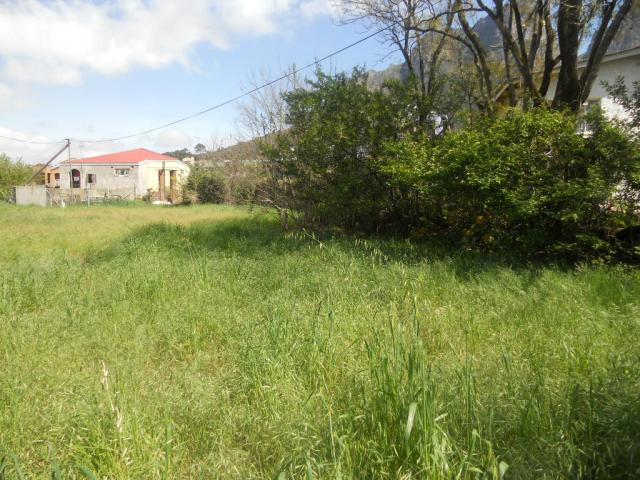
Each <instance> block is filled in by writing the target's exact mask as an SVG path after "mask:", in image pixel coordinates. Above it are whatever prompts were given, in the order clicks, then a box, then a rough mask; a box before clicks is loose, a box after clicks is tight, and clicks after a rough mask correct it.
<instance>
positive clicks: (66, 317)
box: [0, 205, 640, 479]
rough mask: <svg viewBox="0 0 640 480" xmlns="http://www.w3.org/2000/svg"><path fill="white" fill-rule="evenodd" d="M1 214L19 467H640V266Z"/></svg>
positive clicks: (187, 220)
mask: <svg viewBox="0 0 640 480" xmlns="http://www.w3.org/2000/svg"><path fill="white" fill-rule="evenodd" d="M0 220H1V224H2V227H3V228H2V234H1V235H0V327H1V334H0V478H5V477H6V478H85V477H86V478H163V479H165V478H176V479H177V478H207V479H208V478H225V479H226V478H238V479H250V478H256V479H257V478H277V479H285V478H343V479H350V478H389V479H395V478H403V479H409V478H428V479H431V478H500V476H501V475H503V474H504V478H549V479H552V478H554V479H555V478H637V477H638V476H640V341H639V339H640V336H639V333H640V272H639V270H637V269H633V268H630V267H583V268H577V269H574V270H566V269H561V268H556V267H526V266H522V265H514V264H510V263H509V262H507V261H503V260H500V259H497V258H494V259H489V258H486V257H484V258H483V257H474V256H472V255H460V254H447V253H446V252H442V251H441V250H437V249H431V248H429V247H427V246H416V245H411V244H408V243H404V242H392V241H363V240H354V239H350V240H348V239H342V240H329V241H323V242H320V241H318V240H316V239H314V238H312V237H310V236H305V235H301V234H296V235H284V234H283V233H282V232H281V231H280V230H279V229H278V227H277V225H275V224H274V222H272V221H271V220H270V219H269V218H268V217H266V216H260V215H257V214H253V213H250V212H248V211H246V210H241V209H233V208H230V207H189V208H158V207H156V208H154V207H148V206H96V207H91V208H85V207H73V208H67V209H64V210H56V209H48V210H45V209H38V208H19V207H13V206H7V205H0ZM3 475H4V476H3Z"/></svg>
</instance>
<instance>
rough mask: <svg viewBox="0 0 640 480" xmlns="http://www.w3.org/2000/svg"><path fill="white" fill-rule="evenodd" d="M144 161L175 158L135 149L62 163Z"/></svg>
mask: <svg viewBox="0 0 640 480" xmlns="http://www.w3.org/2000/svg"><path fill="white" fill-rule="evenodd" d="M145 160H166V161H169V160H177V158H173V157H170V156H169V155H163V154H161V153H158V152H153V151H151V150H147V149H146V148H136V149H135V150H127V151H126V152H117V153H109V154H107V155H98V156H97V157H87V158H79V159H77V160H66V161H65V162H63V163H72V164H80V163H106V164H137V163H140V162H143V161H145Z"/></svg>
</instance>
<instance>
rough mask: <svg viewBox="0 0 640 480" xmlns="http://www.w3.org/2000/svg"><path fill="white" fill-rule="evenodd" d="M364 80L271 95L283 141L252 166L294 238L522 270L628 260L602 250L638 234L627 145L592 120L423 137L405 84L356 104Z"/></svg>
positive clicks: (636, 182) (540, 117) (526, 118)
mask: <svg viewBox="0 0 640 480" xmlns="http://www.w3.org/2000/svg"><path fill="white" fill-rule="evenodd" d="M364 79H365V77H364V75H363V74H362V73H361V72H358V71H356V72H355V73H354V74H353V75H351V76H347V75H344V74H340V75H337V76H334V77H330V76H327V75H324V74H322V73H319V74H318V78H317V80H316V81H314V82H311V83H309V85H308V86H307V88H305V89H298V90H295V91H293V92H290V93H288V94H286V95H285V101H286V103H287V112H288V117H287V122H288V124H289V126H290V128H289V129H288V130H286V131H285V132H284V133H282V134H280V135H278V136H276V137H275V140H274V141H273V142H271V143H270V144H269V145H268V146H267V147H266V148H265V151H264V153H265V155H266V157H267V159H268V160H267V163H268V167H269V168H268V169H269V172H270V173H271V175H272V177H273V178H275V180H276V181H274V182H273V185H275V186H276V187H277V189H278V191H277V192H274V195H273V198H274V199H275V200H274V203H278V205H277V206H278V207H279V208H281V209H282V208H285V209H289V210H290V211H292V212H293V213H294V214H296V215H297V218H299V220H300V223H301V224H302V225H304V226H307V227H313V228H326V227H338V228H342V229H346V230H348V231H359V232H382V231H386V232H391V233H394V234H400V235H409V234H410V235H413V236H417V237H425V236H429V235H434V236H435V235H437V236H438V237H441V238H442V237H444V238H447V239H448V240H449V242H450V243H452V244H457V245H461V246H465V247H467V248H475V249H485V250H496V249H508V250H509V251H511V252H514V253H517V254H523V255H525V256H529V257H531V256H540V255H544V256H558V257H563V258H570V259H574V260H577V259H582V258H593V257H600V258H606V257H612V256H617V255H620V254H622V255H623V256H625V257H626V258H629V257H630V256H634V255H635V256H638V253H640V252H639V251H638V249H635V245H633V243H632V242H628V243H627V244H624V245H623V244H622V243H621V242H620V241H619V237H616V233H617V232H618V231H620V230H621V229H625V228H628V227H633V226H634V225H635V226H637V225H638V223H639V222H638V205H639V203H638V200H639V198H640V196H639V192H640V173H639V172H640V155H639V153H638V145H637V143H635V141H634V140H633V137H632V136H631V135H629V133H628V132H626V133H625V131H624V129H621V128H619V127H617V126H615V125H613V124H611V123H609V122H607V121H606V120H605V119H604V117H603V115H602V114H601V113H599V112H592V113H590V114H589V115H588V116H587V117H585V118H576V116H574V115H570V114H564V113H560V112H553V111H549V110H547V109H542V108H541V109H534V110H530V111H527V112H522V111H519V110H509V111H507V112H505V113H503V114H502V115H501V116H497V117H491V116H484V117H483V116H478V115H477V114H474V115H473V119H472V120H467V121H464V122H461V121H458V122H457V126H456V129H454V130H452V131H447V132H444V131H443V132H440V134H437V135H434V134H433V131H430V130H429V129H428V128H425V125H424V118H425V114H424V112H422V113H419V112H418V109H416V108H415V107H414V105H415V102H414V99H413V98H412V96H411V85H410V84H408V85H406V86H400V85H390V86H388V87H387V88H386V90H384V91H370V90H368V89H367V88H366V85H365V84H366V82H365V81H364ZM432 115H433V114H432ZM423 132H429V135H426V134H424V133H423ZM585 132H587V133H586V134H585ZM636 228H640V227H636ZM631 237H633V235H632V236H631ZM634 249H635V251H634Z"/></svg>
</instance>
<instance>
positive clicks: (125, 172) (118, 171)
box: [116, 168, 129, 177]
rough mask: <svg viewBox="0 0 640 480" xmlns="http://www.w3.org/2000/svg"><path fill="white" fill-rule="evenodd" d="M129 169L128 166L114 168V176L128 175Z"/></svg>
mask: <svg viewBox="0 0 640 480" xmlns="http://www.w3.org/2000/svg"><path fill="white" fill-rule="evenodd" d="M128 176H129V169H128V168H116V177H128Z"/></svg>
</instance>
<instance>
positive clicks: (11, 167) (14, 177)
mask: <svg viewBox="0 0 640 480" xmlns="http://www.w3.org/2000/svg"><path fill="white" fill-rule="evenodd" d="M32 174H33V168H32V167H31V166H29V165H26V164H24V163H22V162H21V161H20V160H17V161H14V160H11V158H9V157H8V156H7V155H5V154H4V153H1V154H0V201H3V200H4V201H6V200H9V198H10V197H11V194H12V188H13V187H15V186H16V185H20V184H22V183H23V182H25V181H27V180H28V179H29V177H31V175H32Z"/></svg>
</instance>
